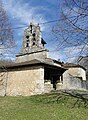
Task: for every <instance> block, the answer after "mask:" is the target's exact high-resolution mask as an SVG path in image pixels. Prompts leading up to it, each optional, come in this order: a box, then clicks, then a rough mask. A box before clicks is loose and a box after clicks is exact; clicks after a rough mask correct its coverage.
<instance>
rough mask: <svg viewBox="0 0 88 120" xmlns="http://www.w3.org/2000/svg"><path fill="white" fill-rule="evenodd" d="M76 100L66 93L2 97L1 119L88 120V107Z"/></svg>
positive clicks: (0, 106) (0, 104)
mask: <svg viewBox="0 0 88 120" xmlns="http://www.w3.org/2000/svg"><path fill="white" fill-rule="evenodd" d="M57 100H58V101H57ZM76 101H77V98H74V97H72V96H69V95H67V94H65V93H61V94H57V93H52V94H45V95H36V96H31V97H22V96H18V97H7V96H5V97H0V120H88V107H87V106H86V107H85V106H84V103H83V101H82V100H81V99H79V102H81V104H80V106H79V105H78V103H77V104H75V103H76Z"/></svg>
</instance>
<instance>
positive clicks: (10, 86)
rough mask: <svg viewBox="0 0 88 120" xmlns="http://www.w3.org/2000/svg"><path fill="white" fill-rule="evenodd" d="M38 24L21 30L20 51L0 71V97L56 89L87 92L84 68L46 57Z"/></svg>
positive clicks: (87, 86)
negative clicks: (12, 60)
mask: <svg viewBox="0 0 88 120" xmlns="http://www.w3.org/2000/svg"><path fill="white" fill-rule="evenodd" d="M45 44H46V42H45V41H44V39H43V38H42V35H41V30H40V26H39V25H34V24H33V23H30V25H29V27H28V28H27V29H26V30H25V31H24V38H23V43H22V49H21V51H20V53H19V54H18V55H16V60H15V63H13V64H7V65H6V66H5V69H3V67H1V68H0V95H1V96H5V95H7V96H17V95H18V96H19V95H22V96H29V95H35V94H42V93H47V92H50V91H51V90H60V89H80V90H86V89H88V82H87V80H86V69H85V68H83V67H82V66H80V65H75V64H70V63H69V64H64V63H63V62H59V61H56V60H54V59H51V58H48V53H49V51H48V50H47V49H46V48H45V47H44V45H45Z"/></svg>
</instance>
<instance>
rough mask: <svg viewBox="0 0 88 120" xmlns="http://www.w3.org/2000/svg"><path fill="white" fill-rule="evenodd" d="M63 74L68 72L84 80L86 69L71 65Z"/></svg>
mask: <svg viewBox="0 0 88 120" xmlns="http://www.w3.org/2000/svg"><path fill="white" fill-rule="evenodd" d="M64 74H70V75H72V76H74V77H80V78H82V80H86V71H85V70H84V69H83V68H81V67H71V68H69V69H68V70H67V71H66V72H65V73H64Z"/></svg>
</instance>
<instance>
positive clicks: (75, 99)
mask: <svg viewBox="0 0 88 120" xmlns="http://www.w3.org/2000/svg"><path fill="white" fill-rule="evenodd" d="M31 100H32V101H34V102H35V103H43V104H54V103H55V104H61V105H65V106H69V107H71V108H74V107H86V108H87V107H88V96H86V95H84V94H81V93H77V92H73V91H71V92H67V91H62V92H57V93H49V94H44V95H38V96H36V97H35V98H33V96H32V97H31Z"/></svg>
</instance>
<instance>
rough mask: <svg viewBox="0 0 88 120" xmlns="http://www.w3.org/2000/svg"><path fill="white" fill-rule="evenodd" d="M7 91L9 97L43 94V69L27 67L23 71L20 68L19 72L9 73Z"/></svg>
mask: <svg viewBox="0 0 88 120" xmlns="http://www.w3.org/2000/svg"><path fill="white" fill-rule="evenodd" d="M5 89H6V95H7V96H17V95H18V96H19V95H22V96H30V95H35V94H41V93H43V92H44V69H43V67H29V68H26V67H25V68H23V69H20V68H19V69H18V70H13V71H9V72H8V79H7V85H6V88H5ZM3 90H4V89H3ZM1 92H2V91H1Z"/></svg>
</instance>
